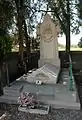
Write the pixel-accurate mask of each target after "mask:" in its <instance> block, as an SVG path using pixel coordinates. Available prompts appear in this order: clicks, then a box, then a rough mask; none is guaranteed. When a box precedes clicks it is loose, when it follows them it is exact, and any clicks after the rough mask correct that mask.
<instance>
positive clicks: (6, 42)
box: [0, 36, 12, 62]
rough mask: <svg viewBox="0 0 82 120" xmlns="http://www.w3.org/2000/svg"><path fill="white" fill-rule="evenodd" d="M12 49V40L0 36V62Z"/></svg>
mask: <svg viewBox="0 0 82 120" xmlns="http://www.w3.org/2000/svg"><path fill="white" fill-rule="evenodd" d="M11 49H12V39H11V38H10V37H9V36H0V62H1V61H3V58H4V56H5V55H6V54H7V53H8V52H10V51H11Z"/></svg>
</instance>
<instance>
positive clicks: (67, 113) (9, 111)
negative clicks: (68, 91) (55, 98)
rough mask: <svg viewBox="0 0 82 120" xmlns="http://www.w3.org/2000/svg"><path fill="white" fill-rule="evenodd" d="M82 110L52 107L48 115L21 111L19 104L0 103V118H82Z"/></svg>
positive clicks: (38, 119)
mask: <svg viewBox="0 0 82 120" xmlns="http://www.w3.org/2000/svg"><path fill="white" fill-rule="evenodd" d="M81 119H82V112H81V111H77V110H69V109H51V110H50V112H49V114H48V115H39V114H29V113H25V112H19V111H18V106H17V105H8V104H0V120H81Z"/></svg>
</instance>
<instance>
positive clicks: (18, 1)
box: [15, 0, 24, 61]
mask: <svg viewBox="0 0 82 120" xmlns="http://www.w3.org/2000/svg"><path fill="white" fill-rule="evenodd" d="M21 2H22V1H21V0H15V4H16V8H17V15H18V16H17V26H18V41H19V55H20V60H21V61H23V52H24V49H23V8H22V7H21Z"/></svg>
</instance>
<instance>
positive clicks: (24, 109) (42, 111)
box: [18, 105, 50, 115]
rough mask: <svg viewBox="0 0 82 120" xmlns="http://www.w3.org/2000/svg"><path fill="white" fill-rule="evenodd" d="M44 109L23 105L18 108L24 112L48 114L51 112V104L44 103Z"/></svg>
mask: <svg viewBox="0 0 82 120" xmlns="http://www.w3.org/2000/svg"><path fill="white" fill-rule="evenodd" d="M42 107H43V108H44V109H39V108H34V109H32V108H31V109H29V108H27V107H21V106H19V107H18V110H19V111H22V112H28V113H33V114H41V115H45V114H48V113H49V108H50V107H49V105H43V106H42Z"/></svg>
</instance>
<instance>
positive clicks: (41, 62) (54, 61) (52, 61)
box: [38, 59, 60, 68]
mask: <svg viewBox="0 0 82 120" xmlns="http://www.w3.org/2000/svg"><path fill="white" fill-rule="evenodd" d="M48 63H49V64H53V65H55V66H57V67H60V59H40V60H39V61H38V67H39V68H40V67H42V66H44V65H45V64H48Z"/></svg>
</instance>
